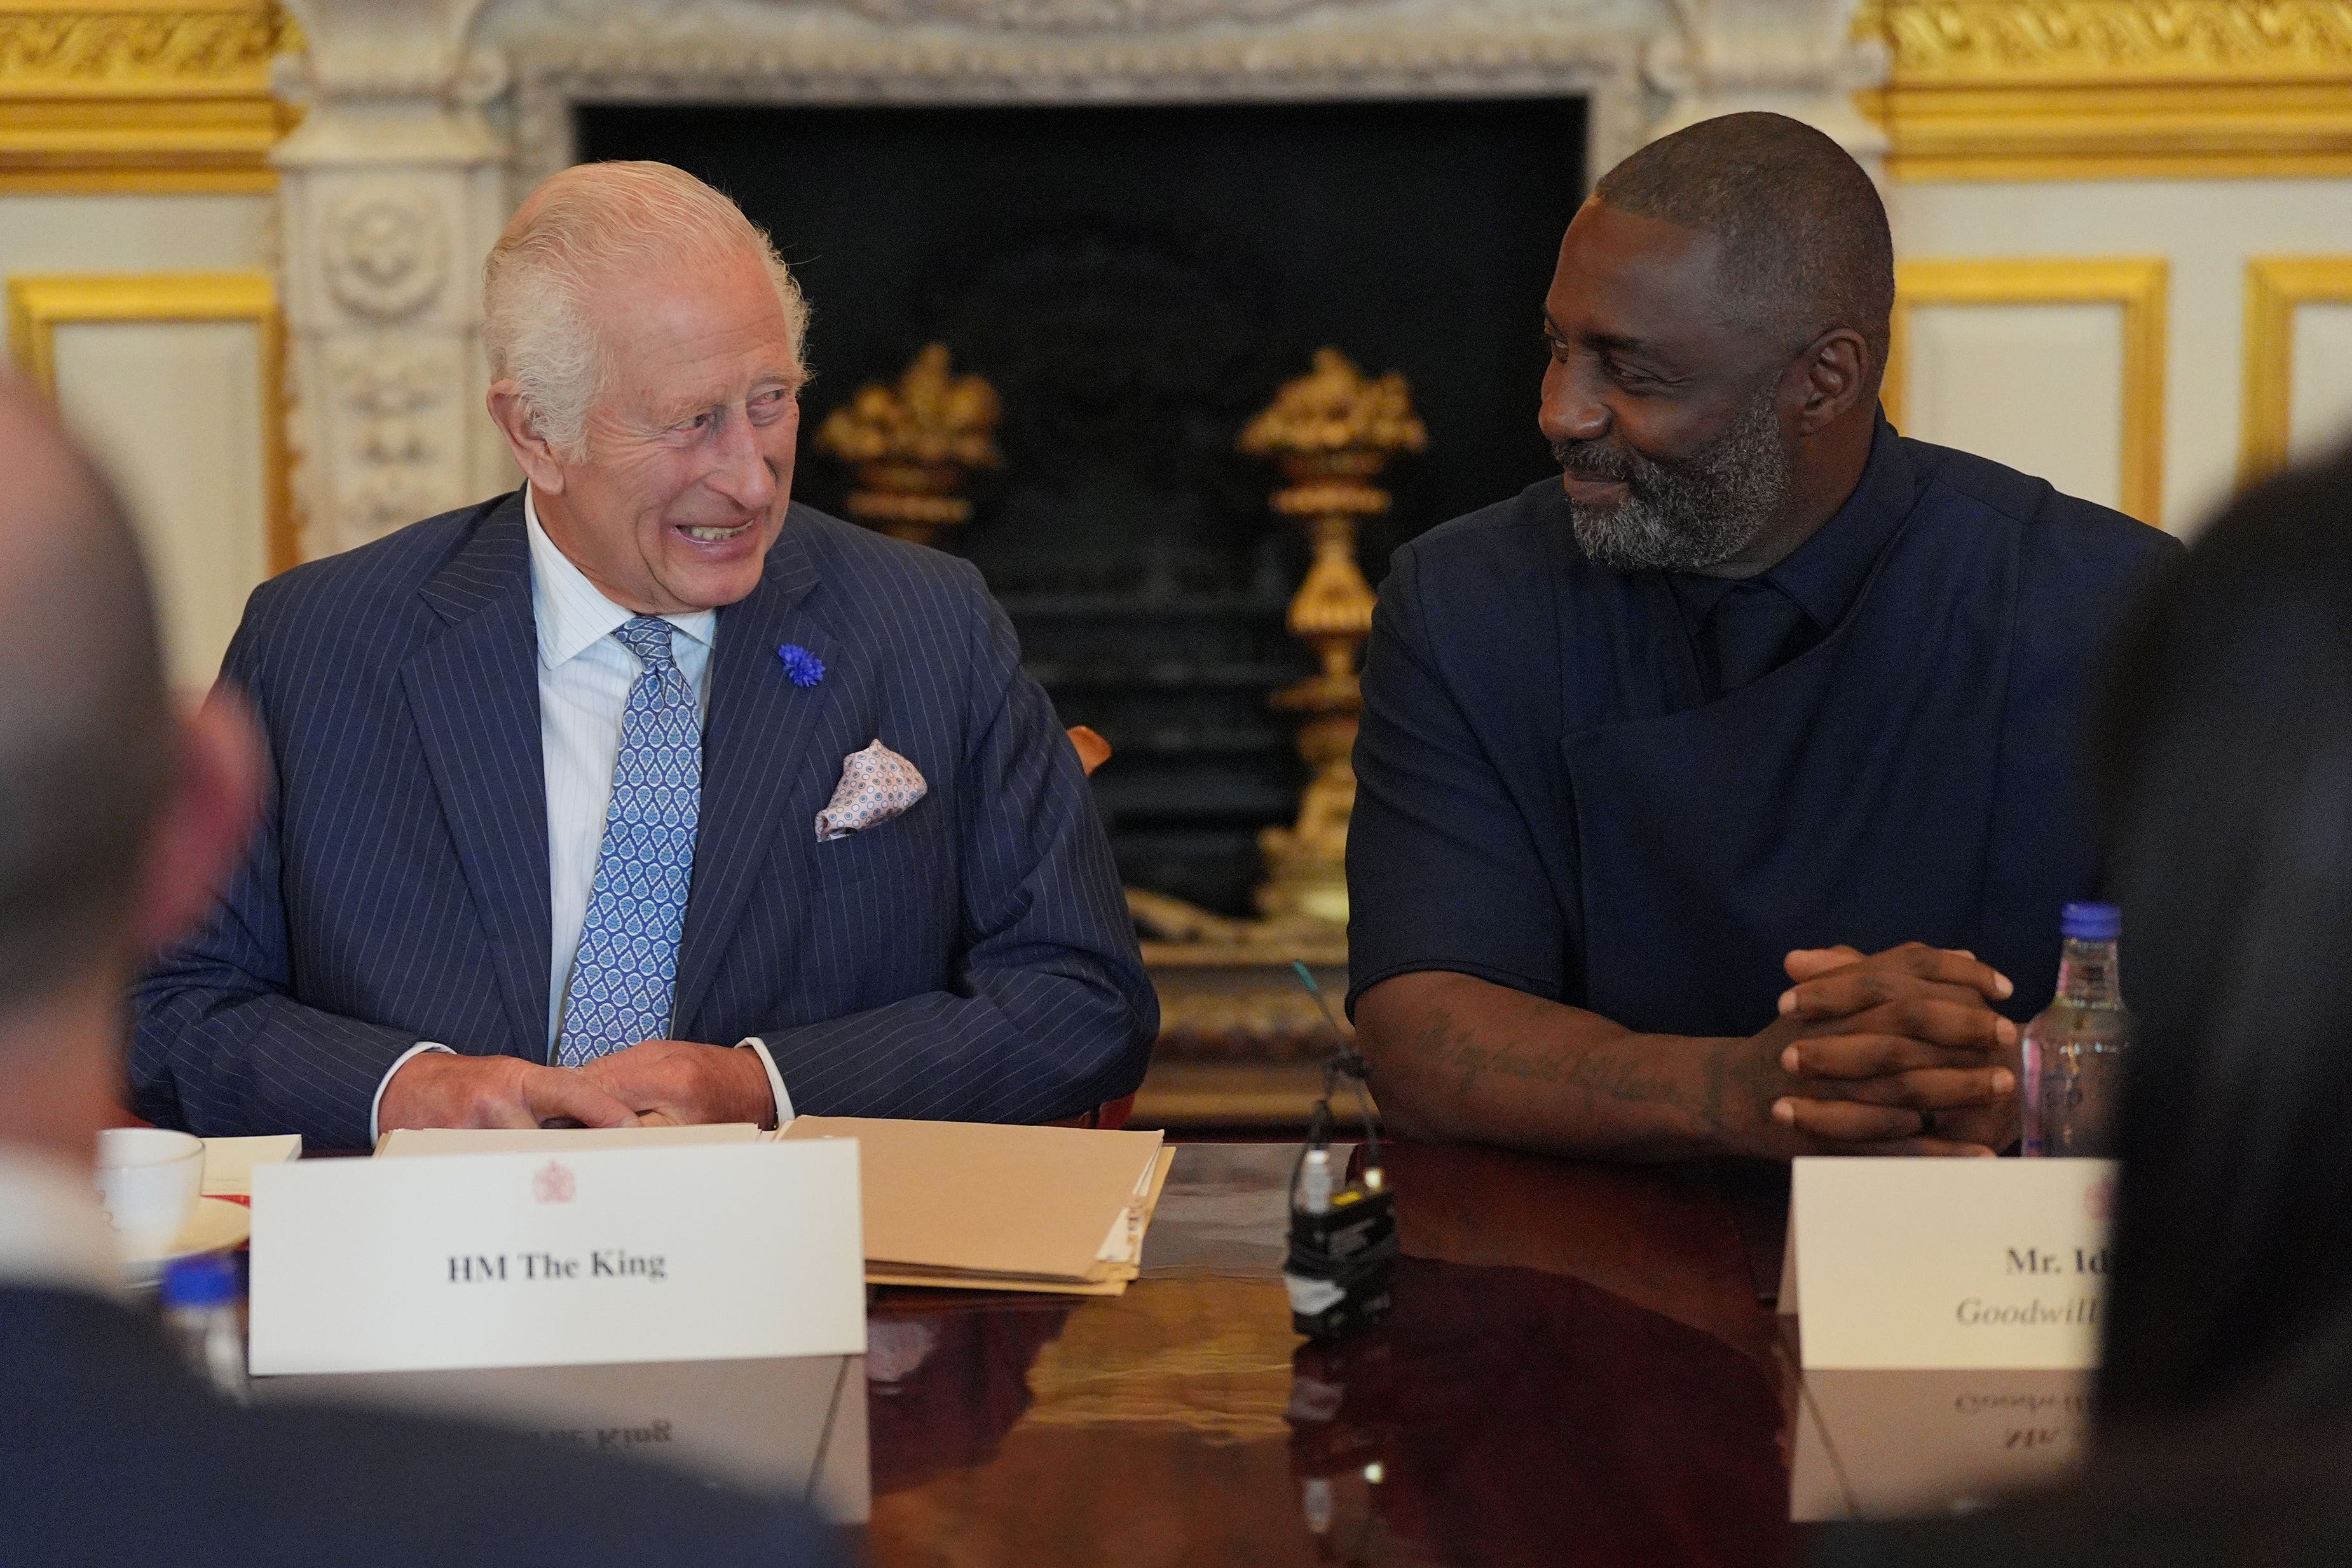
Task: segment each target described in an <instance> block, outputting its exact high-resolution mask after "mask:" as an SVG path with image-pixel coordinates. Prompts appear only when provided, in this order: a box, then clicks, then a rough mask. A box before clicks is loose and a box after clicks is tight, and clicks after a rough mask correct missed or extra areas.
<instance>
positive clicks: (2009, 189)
mask: <svg viewBox="0 0 2352 1568" xmlns="http://www.w3.org/2000/svg"><path fill="white" fill-rule="evenodd" d="M1888 195H1889V206H1890V209H1891V211H1892V214H1893V217H1894V221H1895V254H1896V255H1897V256H1904V257H1908V256H2050V257H2061V256H2118V255H2130V256H2165V257H2167V258H2168V259H2169V261H2170V262H2171V287H2170V323H2171V327H2170V334H2169V336H2170V353H2169V361H2168V362H2169V373H2168V376H2167V377H2166V382H2165V420H2164V428H2165V440H2166V446H2165V475H2164V509H2163V515H2164V519H2165V522H2166V525H2167V526H2168V528H2172V529H2173V530H2174V531H2175V532H2191V531H2194V529H2195V528H2197V527H2198V526H2199V525H2200V524H2201V523H2202V522H2203V521H2204V520H2205V518H2206V517H2208V516H2209V515H2210V511H2211V509H2212V508H2213V507H2216V506H2218V505H2219V504H2220V503H2221V501H2223V500H2224V499H2226V498H2227V497H2228V496H2229V494H2230V492H2231V489H2232V488H2233V487H2234V486H2235V484H2236V479H2237V473H2238V461H2239V404H2240V402H2241V392H2240V384H2241V380H2242V375H2241V367H2242V351H2243V335H2244V309H2245V305H2244V300H2245V295H2244V287H2245V283H2244V277H2245V267H2246V261H2247V259H2248V258H2249V257H2251V256H2265V255H2286V256H2294V255H2303V256H2331V255H2346V254H2352V181H2347V180H2139V181H2126V180H2116V181H2081V182H2069V181H2050V182H2028V183H1949V184H1946V183H1897V184H1895V186H1894V187H1893V188H1892V189H1891V190H1890V192H1889V193H1888ZM2314 330H2315V331H2317V330H2321V329H2319V328H2314ZM2313 357H2315V356H2313V355H2307V354H2302V353H2298V356H2297V358H2298V364H2297V378H2298V385H2300V381H2301V377H2302V375H2303V374H2304V373H2305V369H2304V367H2305V363H2307V362H2308V361H2309V360H2310V359H2312V358H2313ZM2339 362H2341V361H2340V360H2339ZM2051 370H2052V366H2051V364H2050V362H2049V361H2046V360H2044V359H2042V358H2041V357H2039V356H2035V357H2030V358H2028V359H2025V360H2022V361H2020V362H2019V364H2018V365H2017V367H2016V370H2015V375H2014V379H2015V381H2016V382H2019V383H2021V384H2023V383H2030V382H2033V381H2034V380H2036V379H2037V378H2039V377H2042V376H2044V375H2047V374H2049V373H2050V372H2051ZM2324 371H2326V367H2320V366H2314V367H2312V369H2311V371H2310V373H2312V374H2314V375H2319V374H2322V373H2324ZM2330 384H2333V383H2332V382H2331V383H2330ZM1927 393H1928V388H1927V384H1926V382H1924V381H1919V380H1915V381H1914V382H1913V383H1912V396H1913V397H1914V398H1915V399H1916V398H1919V397H1922V396H1925V395H1927ZM2297 401H2298V404H2300V403H2301V402H2302V400H2301V399H2300V398H2298V400H2297ZM2296 417H2297V421H2298V423H2297V428H2298V429H2300V428H2301V425H2300V421H2301V419H2302V418H2303V417H2305V411H2304V409H2303V408H2302V407H2301V406H2298V408H2297V410H2296ZM2314 417H2316V416H2314ZM1914 423H1916V421H1915V422H1914ZM1923 434H1924V432H1923ZM1986 455H1989V456H1993V457H2000V456H2001V454H2000V453H1999V452H1992V451H1988V452H1987V454H1986ZM2007 460H2008V459H2004V461H2007Z"/></svg>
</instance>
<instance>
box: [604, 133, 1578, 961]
mask: <svg viewBox="0 0 2352 1568" xmlns="http://www.w3.org/2000/svg"><path fill="white" fill-rule="evenodd" d="M577 129H578V133H579V147H580V152H581V156H582V157H583V159H588V160H594V159H607V158H654V159H659V160H661V161H663V162H670V163H675V164H677V165H678V166H680V167H681V168H685V169H688V170H690V171H692V172H694V173H696V174H698V175H699V176H700V177H702V178H703V179H705V180H708V181H709V182H710V183H712V184H714V185H716V186H718V187H719V189H721V190H724V191H726V192H727V193H729V194H730V195H732V196H733V197H734V198H735V199H736V200H737V201H738V202H739V203H740V204H742V206H743V208H744V210H745V211H746V212H747V213H749V214H751V217H752V219H753V221H755V222H757V223H759V224H760V225H761V226H762V227H764V228H766V229H767V230H768V231H769V233H770V234H771V235H773V236H774V239H775V241H776V245H777V248H778V249H779V251H781V252H782V255H783V256H784V258H785V260H786V261H787V262H789V263H791V264H792V266H793V270H794V272H795V273H796V275H797V276H798V277H800V279H801V282H802V286H803V288H804V289H805V291H806V292H807V295H808V297H809V299H810V302H811V304H812V306H813V308H814V318H813V320H812V323H811V326H810V330H809V358H810V361H811V363H812V365H813V367H814V370H815V371H816V380H815V381H814V382H813V383H812V384H811V386H810V388H809V390H808V393H807V396H806V398H805V399H804V408H803V423H802V443H803V451H802V457H801V463H800V468H799V472H798V476H797V477H796V478H795V481H794V492H795V494H796V495H797V496H798V497H800V498H802V499H803V500H806V501H808V502H810V503H812V504H814V505H815V506H818V507H824V508H825V509H826V510H828V511H833V512H835V513H836V514H838V513H840V512H842V510H843V502H844V499H845V495H846V493H847V491H848V489H849V487H850V480H849V476H848V475H847V474H846V473H845V472H844V471H843V470H842V469H841V468H840V467H839V466H838V465H835V463H833V462H832V461H831V460H829V459H828V458H826V457H825V456H824V455H822V454H820V453H818V452H816V451H815V450H814V446H813V437H814V434H815V432H816V430H817V429H818V427H819V426H820V425H821V424H822V423H823V422H824V417H825V415H826V414H827V413H830V412H831V411H832V410H833V409H834V408H835V407H837V406H839V405H840V404H841V403H842V402H845V401H846V400H847V399H848V398H849V397H851V396H853V395H854V394H855V393H856V391H857V389H858V388H859V387H860V386H862V385H864V384H865V383H866V382H875V381H879V382H896V381H897V379H898V375H899V374H900V372H901V371H903V370H904V369H905V368H906V365H907V363H908V361H910V360H911V359H912V358H913V357H914V355H915V354H916V352H917V350H919V349H920V348H921V347H922V346H923V345H924V344H926V343H929V342H932V341H943V342H945V343H947V344H948V345H949V348H950V350H951V352H952V353H953V356H954V362H955V369H956V371H957V372H958V373H962V372H965V371H971V372H976V373H978V374H980V375H982V376H985V377H987V378H988V380H989V381H990V382H991V383H992V385H993V386H994V387H995V388H996V390H997V392H998V394H999V396H1000V398H1001V399H1002V401H1003V410H1004V413H1003V424H1002V425H1001V426H1000V428H999V430H998V433H997V440H998V444H999V445H1000V446H1001V447H1002V448H1003V454H1004V458H1005V462H1004V466H1003V469H1002V470H1000V471H998V472H997V473H995V474H993V475H990V476H982V478H981V479H979V480H978V481H976V482H975V484H974V486H973V489H972V491H971V495H972V498H973V501H974V508H973V515H972V518H971V521H970V522H969V523H967V524H964V525H962V526H961V527H960V528H954V529H951V530H950V531H949V532H948V533H947V534H946V536H945V537H943V538H941V540H940V547H941V548H943V549H949V550H951V551H953V552H955V553H957V554H961V555H963V556H966V557H968V558H969V559H971V561H972V562H973V563H974V564H975V565H977V566H978V567H979V568H980V570H981V571H982V575H983V576H984V577H985V578H986V579H987V580H988V582H989V585H990V587H991V589H992V591H994V592H995V594H996V595H997V597H998V599H999V600H1000V601H1002V602H1003V605H1004V608H1005V610H1006V612H1007V613H1008V614H1009V615H1010V616H1011V617H1012V619H1013V624H1014V627H1015V629H1016V630H1017V631H1018V632H1019V633H1020V636H1021V641H1022V647H1023V650H1024V660H1025V662H1026V664H1027V666H1028V668H1029V670H1030V671H1031V673H1032V674H1034V675H1035V676H1036V678H1037V679H1038V680H1039V682H1040V683H1041V684H1042V685H1045V688H1046V690H1047V692H1048V693H1049V694H1050V695H1051V696H1052V697H1053V700H1054V703H1055V707H1056V709H1057V710H1058V712H1059V713H1060V716H1061V718H1062V720H1063V722H1064V723H1065V724H1085V725H1090V726H1092V727H1094V728H1096V729H1097V730H1099V731H1100V732H1101V733H1102V734H1103V735H1104V737H1106V738H1108V740H1109V741H1110V743H1111V745H1112V747H1114V750H1115V755H1114V756H1113V758H1112V759H1111V760H1110V762H1109V763H1108V764H1107V765H1105V767H1104V768H1103V769H1102V770H1101V771H1100V772H1099V773H1098V774H1097V776H1096V779H1095V793H1096V798H1097V802H1098V803H1099V805H1100V806H1101V808H1102V810H1103V814H1104V819H1105V821H1106V822H1107V824H1108V827H1109V830H1110V833H1111V839H1112V846H1113V849H1114V851H1115V852H1116V853H1117V855H1118V862H1119V869H1120V873H1121V874H1122V875H1123V876H1124V877H1125V878H1126V880H1127V881H1128V882H1129V884H1131V885H1134V886H1139V887H1145V888H1150V889H1152V890H1155V891H1159V892H1163V893H1169V894H1175V895H1176V896H1178V897H1181V898H1185V899H1189V900H1192V902H1194V903H1197V904H1203V905H1205V906H1207V907H1209V908H1211V909H1214V910H1217V911H1219V912H1222V913H1225V914H1230V915H1245V914H1248V913H1251V909H1250V893H1251V890H1252V889H1253V888H1254V887H1255V885H1256V883H1258V881H1259V880H1260V879H1261V877H1262V876H1263V875H1264V868H1263V865H1262V863H1261V861H1260V857H1259V853H1258V848H1257V833H1258V831H1259V830H1260V829H1261V828H1263V827H1265V826H1267V825H1269V824H1272V823H1276V822H1286V821H1289V820H1290V818H1291V817H1292V815H1293V814H1294V813H1295V811H1296V810H1297V790H1298V788H1299V786H1300V784H1301V783H1302V782H1303V781H1304V773H1303V768H1302V765H1301V764H1300V763H1299V761H1298V759H1297V755H1296V753H1295V751H1294V750H1293V744H1292V737H1293V727H1292V724H1291V722H1290V721H1289V720H1288V719H1286V718H1285V717H1283V716H1279V715H1276V714H1275V713H1273V712H1271V711H1270V710H1269V709H1268V708H1267V706H1266V698H1267V696H1268V695H1270V694H1271V693H1272V692H1273V691H1275V690H1276V689H1277V688H1279V687H1280V686H1282V685H1286V684H1287V683H1288V682H1290V681H1292V680H1295V679H1297V677H1298V676H1300V675H1302V674H1306V673H1307V670H1308V668H1309V667H1310V666H1309V661H1308V659H1307V654H1306V653H1305V652H1304V651H1303V650H1302V649H1300V648H1299V646H1298V645H1297V643H1294V642H1293V641H1292V640H1291V639H1290V638H1289V636H1288V635H1287V634H1286V632H1284V630H1283V624H1282V618H1283V611H1284V607H1285V606H1286V603H1287V601H1288V599H1289V596H1290V593H1291V591H1292V590H1293V589H1294V588H1295V587H1296V586H1297V581H1298V579H1299V576H1300V574H1301V573H1302V572H1303V570H1305V561H1306V551H1305V548H1304V545H1303V543H1302V541H1301V540H1299V539H1298V538H1297V537H1296V536H1295V535H1294V534H1293V533H1292V532H1291V531H1290V530H1289V528H1288V527H1287V525H1284V524H1281V523H1280V522H1279V521H1278V520H1277V519H1276V517H1274V516H1273V514H1272V513H1271V512H1270V511H1269V510H1268V508H1267V504H1266V503H1267V497H1268V496H1269V495H1270V493H1271V492H1272V491H1273V490H1274V488H1276V485H1277V483H1278V481H1277V477H1276V475H1275V473H1274V472H1273V470H1272V469H1271V468H1269V467H1268V466H1267V465H1265V464H1263V463H1260V462H1257V461H1255V460H1252V459H1249V458H1245V457H1243V456H1241V455H1238V454H1237V453H1236V452H1235V451H1234V438H1235V437H1236V435H1237V434H1238V433H1239V432H1240V429H1241V427H1242V425H1243V424H1244V423H1246V422H1247V421H1248V419H1249V418H1250V416H1251V415H1253V414H1254V413H1256V412H1257V411H1258V410H1259V409H1261V408H1263V407H1265V404H1266V403H1267V402H1269V401H1270V400H1271V399H1272V398H1273V396H1274V393H1275V392H1276V389H1277V388H1278V387H1279V386H1280V385H1281V384H1282V382H1285V381H1286V380H1288V379H1289V378H1291V377H1293V376H1296V375H1299V374H1302V373H1304V372H1305V371H1306V370H1307V366H1308V361H1309V359H1310V357H1311V356H1312V355H1313V353H1314V351H1315V350H1317V349H1318V348H1321V347H1324V346H1326V345H1328V346H1331V347H1335V348H1338V349H1339V350H1342V351H1343V352H1345V353H1346V354H1348V355H1349V358H1351V359H1353V360H1354V361H1356V362H1357V363H1358V364H1359V365H1360V367H1361V368H1362V369H1363V370H1364V371H1366V373H1368V374H1371V375H1378V374H1380V373H1381V372H1383V371H1392V370H1393V371H1402V373H1403V374H1404V376H1405V378H1406V379H1407V381H1409V382H1411V383H1412V396H1413V403H1414V407H1415V408H1416V410H1417V411H1418V412H1419V413H1420V414H1421V416H1422V418H1423V421H1424V423H1426V424H1427V426H1428V429H1429V450H1428V452H1427V454H1426V455H1423V456H1420V457H1407V458H1403V459H1400V460H1399V461H1398V462H1397V463H1395V464H1394V465H1391V468H1390V471H1389V473H1388V474H1387V475H1386V476H1384V477H1383V479H1382V481H1381V482H1382V484H1383V485H1384V486H1386V487H1387V488H1389V489H1390V490H1391V491H1392V493H1393V495H1394V497H1395V501H1394V506H1393V508H1392V509H1391V512H1390V514H1389V515H1388V517H1385V518H1381V519H1378V520H1376V521H1374V522H1372V523H1371V524H1370V525H1368V527H1367V528H1366V529H1365V532H1364V538H1363V543H1362V549H1361V552H1360V554H1361V559H1362V560H1363V564H1364V570H1365V572H1366V575H1367V576H1368V577H1370V580H1372V581H1373V582H1374V583H1376V584H1377V583H1378V582H1379V581H1380V580H1381V577H1382V576H1383V575H1384V573H1385V571H1386V570H1387V561H1388V556H1389V553H1390V552H1391V550H1392V549H1394V548H1395V547H1396V546H1397V545H1398V544H1400V543H1402V542H1403V541H1404V540H1405V539H1407V538H1411V537H1412V536H1413V535H1415V534H1417V533H1419V532H1421V531H1422V530H1423V529H1424V528H1430V527H1433V526H1434V525H1435V524H1437V523H1440V522H1443V521H1444V520H1445V519H1446V518H1448V517H1455V516H1459V515H1461V514H1463V513H1465V512H1469V511H1473V510H1475V509H1476V508H1477V507H1482V506H1486V505H1487V504H1489V503H1490V502H1494V501H1497V500H1501V499H1503V498H1505V497H1508V496H1511V495H1514V494H1516V493H1517V491H1519V490H1520V489H1522V488H1523V487H1525V486H1528V484H1531V483H1533V482H1535V481H1536V480H1538V479H1540V478H1542V477H1544V476H1547V475H1548V474H1549V473H1551V472H1553V471H1554V466H1555V465H1553V463H1552V460H1551V458H1550V455H1549V453H1548V452H1547V450H1546V448H1545V445H1544V443H1543V440H1542V438H1541V437H1540V435H1538V433H1537V430H1536V404H1537V394H1538V382H1539V381H1540V379H1541V376H1542V373H1543V362H1544V360H1543V349H1542V341H1541V335H1540V324H1541V308H1542V302H1543V295H1544V290H1545V287H1546V285H1547V283H1548V282H1549V278H1550V276H1551V270H1552V262H1553V257H1554V255H1555V253H1556V252H1557V249H1558V246H1559V236H1560V234H1561V232H1562V231H1563V230H1564V229H1565V228H1566V227H1567V225H1568V221H1569V219H1570V217H1571V216H1572V215H1573V214H1574V213H1575V211H1576V207H1577V204H1578V203H1579V202H1580V201H1581V200H1582V199H1583V196H1584V193H1585V188H1586V182H1585V174H1584V145H1585V109H1584V103H1583V100H1582V99H1576V98H1523V99H1412V100H1381V101H1376V102H1316V103H1265V102H1251V103H1218V104H1199V105H1190V104H1188V105H1181V106H1166V105H1151V106H1131V105H1118V106H1108V105H1107V106H1084V107H1060V106H1055V107H1039V106H1026V105H1024V106H1006V107H997V106H989V107H961V106H959V107H928V106H925V107H888V108H845V107H830V106H800V105H793V106H775V105H724V106H710V105H690V106H689V105H662V104H612V105H603V104H591V105H584V106H582V107H581V108H580V109H579V110H577Z"/></svg>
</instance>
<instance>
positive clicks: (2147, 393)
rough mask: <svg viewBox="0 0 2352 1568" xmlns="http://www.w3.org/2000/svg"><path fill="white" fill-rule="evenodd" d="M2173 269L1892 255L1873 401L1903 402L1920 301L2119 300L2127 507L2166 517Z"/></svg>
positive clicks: (2129, 259)
mask: <svg viewBox="0 0 2352 1568" xmlns="http://www.w3.org/2000/svg"><path fill="white" fill-rule="evenodd" d="M2169 283H2170V271H2169V268H2168V266H2167V264H2166V262H2165V261H2164V260H2163V258H2161V257H2158V256H2099V257H2049V258H2041V257H2036V258H2030V259H2021V260H1982V261H1979V260H1972V259H1967V260H1964V259H1952V260H1935V261H1906V262H1898V263H1897V264H1896V265H1895V319H1894V324H1893V332H1892V335H1891V340H1890V341H1889V343H1888V346H1887V355H1886V377H1885V386H1884V388H1883V389H1882V390H1881V392H1880V394H1879V401H1880V402H1882V403H1884V404H1885V408H1886V416H1887V417H1888V418H1889V419H1891V420H1893V421H1895V423H1897V424H1900V423H1903V419H1904V416H1905V414H1906V412H1907V411H1908V406H1909V402H1910V398H1909V393H1910V383H1909V381H1908V376H1909V371H1910V343H1911V321H1910V315H1911V311H1912V310H1913V309H1914V308H1916V307H1918V306H1921V305H2119V306H2121V307H2122V308H2123V313H2124V362H2123V405H2124V406H2123V475H2122V486H2121V489H2122V499H2123V509H2124V510H2125V511H2126V512H2128V513H2130V514H2131V515H2132V516H2133V517H2137V518H2139V519H2140V520H2141V521H2142V522H2145V523H2148V524H2151V525H2153V526H2155V527H2158V528H2161V527H2162V526H2163V521H2162V517H2163V507H2164V371H2165V305H2166V297H2167V293H2168V288H2169Z"/></svg>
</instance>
